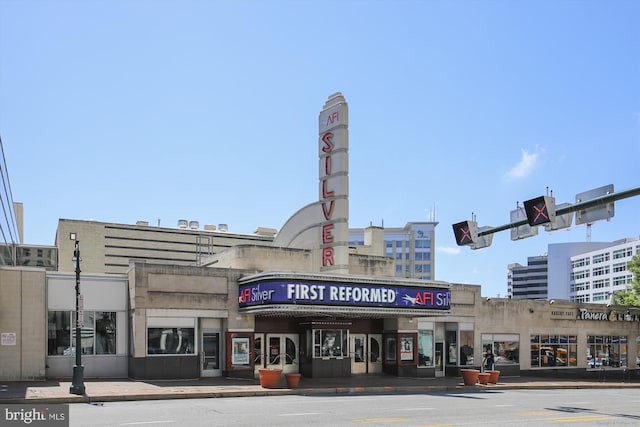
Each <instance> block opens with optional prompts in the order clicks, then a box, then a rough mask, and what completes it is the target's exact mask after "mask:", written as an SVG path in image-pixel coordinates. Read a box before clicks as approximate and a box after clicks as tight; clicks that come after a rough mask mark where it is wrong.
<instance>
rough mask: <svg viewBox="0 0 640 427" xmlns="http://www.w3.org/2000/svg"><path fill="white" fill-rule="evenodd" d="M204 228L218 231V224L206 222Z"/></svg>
mask: <svg viewBox="0 0 640 427" xmlns="http://www.w3.org/2000/svg"><path fill="white" fill-rule="evenodd" d="M204 229H205V230H206V231H216V226H215V224H205V225H204Z"/></svg>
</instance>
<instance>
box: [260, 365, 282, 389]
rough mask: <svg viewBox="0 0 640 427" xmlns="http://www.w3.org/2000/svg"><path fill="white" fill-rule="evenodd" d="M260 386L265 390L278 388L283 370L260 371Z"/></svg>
mask: <svg viewBox="0 0 640 427" xmlns="http://www.w3.org/2000/svg"><path fill="white" fill-rule="evenodd" d="M258 373H259V374H260V385H261V386H262V387H264V388H278V385H279V384H280V375H281V374H282V369H258Z"/></svg>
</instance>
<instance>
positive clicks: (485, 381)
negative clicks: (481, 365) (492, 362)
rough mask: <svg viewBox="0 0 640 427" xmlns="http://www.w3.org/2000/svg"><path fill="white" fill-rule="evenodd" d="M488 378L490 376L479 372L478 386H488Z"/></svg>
mask: <svg viewBox="0 0 640 427" xmlns="http://www.w3.org/2000/svg"><path fill="white" fill-rule="evenodd" d="M489 377H490V375H489V373H488V372H481V373H479V374H478V382H479V383H480V384H484V385H487V384H489Z"/></svg>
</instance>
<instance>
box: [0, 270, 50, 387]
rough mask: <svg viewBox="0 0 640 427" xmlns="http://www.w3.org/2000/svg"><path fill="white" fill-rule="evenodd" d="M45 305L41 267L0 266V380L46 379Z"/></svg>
mask: <svg viewBox="0 0 640 427" xmlns="http://www.w3.org/2000/svg"><path fill="white" fill-rule="evenodd" d="M45 304H46V298H45V270H44V269H35V268H34V269H25V268H0V333H2V334H4V339H5V342H4V343H3V345H0V361H1V363H0V380H3V381H22V380H34V379H36V380H41V379H42V380H43V379H45V355H46V353H47V348H46V345H47V336H46V331H47V327H46V312H47V310H46V306H45ZM14 336H15V345H14V344H13V342H9V340H10V339H12V338H13V337H14Z"/></svg>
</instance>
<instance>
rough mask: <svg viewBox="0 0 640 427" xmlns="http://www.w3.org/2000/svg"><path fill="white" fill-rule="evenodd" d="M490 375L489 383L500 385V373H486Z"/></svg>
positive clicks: (494, 371)
mask: <svg viewBox="0 0 640 427" xmlns="http://www.w3.org/2000/svg"><path fill="white" fill-rule="evenodd" d="M486 372H487V373H488V374H489V383H490V384H498V377H499V376H500V371H496V370H493V371H486Z"/></svg>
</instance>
